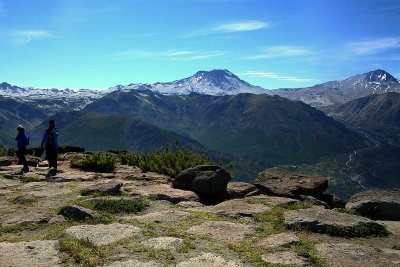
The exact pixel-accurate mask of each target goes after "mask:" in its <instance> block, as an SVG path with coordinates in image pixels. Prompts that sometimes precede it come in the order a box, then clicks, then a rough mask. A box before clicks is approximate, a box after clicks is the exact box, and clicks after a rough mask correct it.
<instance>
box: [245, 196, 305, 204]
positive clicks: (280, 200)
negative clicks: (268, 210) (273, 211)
mask: <svg viewBox="0 0 400 267" xmlns="http://www.w3.org/2000/svg"><path fill="white" fill-rule="evenodd" d="M247 199H249V200H252V199H254V200H259V201H260V202H262V203H263V204H266V205H272V206H286V205H292V204H296V203H299V202H300V201H299V200H297V199H294V198H288V197H276V196H267V195H258V196H252V197H249V198H247Z"/></svg>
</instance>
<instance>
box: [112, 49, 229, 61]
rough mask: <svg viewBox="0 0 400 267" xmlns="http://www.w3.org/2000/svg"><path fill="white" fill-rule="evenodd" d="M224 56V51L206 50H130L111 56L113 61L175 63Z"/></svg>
mask: <svg viewBox="0 0 400 267" xmlns="http://www.w3.org/2000/svg"><path fill="white" fill-rule="evenodd" d="M225 54H226V51H206V50H196V51H187V50H172V49H171V50H166V51H146V50H130V51H125V52H121V53H116V54H113V55H111V57H112V58H113V59H115V60H129V59H140V58H154V59H168V60H175V61H188V60H199V59H206V58H212V57H219V56H223V55H225Z"/></svg>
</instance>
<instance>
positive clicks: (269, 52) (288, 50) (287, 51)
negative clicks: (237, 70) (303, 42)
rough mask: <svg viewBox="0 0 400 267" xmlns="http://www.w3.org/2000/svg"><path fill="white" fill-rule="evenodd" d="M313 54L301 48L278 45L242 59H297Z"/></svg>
mask: <svg viewBox="0 0 400 267" xmlns="http://www.w3.org/2000/svg"><path fill="white" fill-rule="evenodd" d="M311 54H313V52H312V51H311V50H309V49H307V48H304V47H302V46H293V45H280V46H271V47H266V48H264V49H263V51H262V52H261V53H259V54H256V55H251V56H247V57H244V59H265V58H275V57H298V56H307V55H311Z"/></svg>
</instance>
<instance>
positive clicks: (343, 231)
mask: <svg viewBox="0 0 400 267" xmlns="http://www.w3.org/2000/svg"><path fill="white" fill-rule="evenodd" d="M325 232H326V234H328V235H331V236H341V237H348V238H352V237H361V236H370V235H375V236H388V235H389V231H388V230H387V229H386V228H385V226H383V225H380V224H375V223H374V224H369V223H360V224H357V225H356V226H351V227H344V226H339V225H335V226H328V227H327V228H326V230H325Z"/></svg>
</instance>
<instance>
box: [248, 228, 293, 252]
mask: <svg viewBox="0 0 400 267" xmlns="http://www.w3.org/2000/svg"><path fill="white" fill-rule="evenodd" d="M297 242H299V237H298V236H297V235H296V234H294V233H292V232H287V233H279V234H274V235H269V236H267V237H266V238H263V239H261V240H260V241H258V242H257V243H256V245H257V246H259V247H262V248H277V247H281V246H285V245H291V244H294V243H297Z"/></svg>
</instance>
